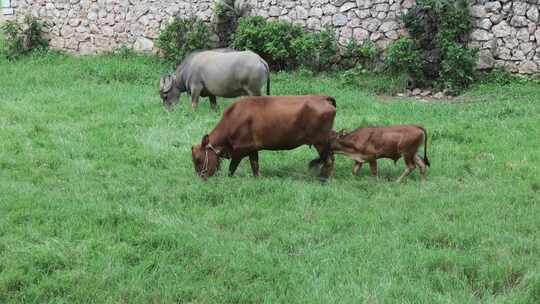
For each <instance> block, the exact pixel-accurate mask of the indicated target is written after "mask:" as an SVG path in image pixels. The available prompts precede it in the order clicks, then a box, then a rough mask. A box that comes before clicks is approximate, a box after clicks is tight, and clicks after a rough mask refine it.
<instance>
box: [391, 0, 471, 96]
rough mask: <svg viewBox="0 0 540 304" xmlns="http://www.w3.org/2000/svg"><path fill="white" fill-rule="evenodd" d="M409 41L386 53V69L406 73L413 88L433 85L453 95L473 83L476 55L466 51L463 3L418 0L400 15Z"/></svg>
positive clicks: (467, 27)
mask: <svg viewBox="0 0 540 304" xmlns="http://www.w3.org/2000/svg"><path fill="white" fill-rule="evenodd" d="M403 22H404V24H405V27H406V28H407V30H408V32H409V34H410V38H401V39H400V40H398V41H397V42H395V44H394V45H392V46H391V47H390V48H388V50H387V52H386V60H385V61H386V63H387V65H388V67H389V69H390V70H394V71H396V70H398V71H399V72H406V73H408V74H409V76H410V78H411V81H412V85H413V86H414V87H431V86H434V87H435V88H437V89H439V90H445V91H447V92H448V93H452V94H457V93H459V92H461V91H463V90H464V89H466V88H467V87H468V86H470V85H471V84H472V82H473V80H474V78H473V76H474V67H475V65H476V59H477V57H476V55H477V54H476V53H477V51H476V50H474V49H469V48H467V45H466V42H467V35H468V34H469V33H470V31H471V30H472V20H471V17H470V15H469V8H468V1H466V0H419V1H417V5H416V6H414V7H413V8H411V9H410V10H409V11H408V12H407V13H406V14H404V15H403Z"/></svg>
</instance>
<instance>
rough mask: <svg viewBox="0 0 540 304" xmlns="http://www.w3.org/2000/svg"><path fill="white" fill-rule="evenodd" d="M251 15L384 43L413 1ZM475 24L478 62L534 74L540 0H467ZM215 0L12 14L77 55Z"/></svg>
mask: <svg viewBox="0 0 540 304" xmlns="http://www.w3.org/2000/svg"><path fill="white" fill-rule="evenodd" d="M246 1H247V2H248V3H249V4H250V6H251V7H252V10H251V14H253V15H260V16H264V17H266V18H268V19H280V20H287V21H291V22H295V23H299V24H302V25H304V26H306V27H308V28H310V29H314V30H317V29H321V28H323V27H326V26H332V27H333V28H334V29H335V31H336V33H337V35H338V36H339V41H340V43H342V44H345V43H346V42H347V41H348V40H349V39H351V38H352V37H354V38H356V39H357V40H359V41H366V40H371V41H373V42H374V43H375V45H377V46H378V47H379V48H385V47H386V46H387V45H388V44H390V43H391V42H392V41H394V40H395V39H397V38H398V37H399V36H400V35H404V34H405V31H404V30H403V26H402V24H401V23H400V22H399V18H397V16H398V15H399V14H401V13H403V12H405V11H407V9H409V8H410V7H412V6H413V5H415V3H416V0H297V1H278V0H246ZM470 1H471V14H472V15H473V16H474V18H475V29H474V31H473V32H472V33H471V40H472V41H471V43H470V44H471V46H473V47H478V48H479V49H481V51H480V60H479V68H491V67H504V68H506V69H509V70H510V71H513V72H521V73H528V74H530V73H538V72H539V68H540V58H539V57H540V26H539V17H538V15H539V12H538V10H539V3H540V0H522V1H510V0H499V1H486V0H470ZM213 3H214V0H191V1H181V0H146V1H144V0H11V6H12V7H13V9H14V11H15V15H14V16H15V18H22V17H23V16H24V15H25V14H30V15H33V16H36V17H39V18H41V19H43V20H45V21H47V22H48V23H49V24H50V25H51V27H50V29H49V30H48V33H47V35H48V37H49V38H50V40H51V45H52V46H53V47H55V48H60V49H65V50H68V51H71V52H77V53H81V54H94V53H99V52H103V51H111V50H114V49H116V48H118V47H120V46H128V47H132V48H134V49H135V50H137V51H141V52H150V51H154V50H155V47H154V42H153V40H154V39H155V38H156V37H157V35H158V33H159V31H160V28H162V27H164V26H165V25H166V24H167V21H168V20H169V19H170V18H172V17H173V16H191V15H195V16H198V17H199V18H201V19H203V20H205V21H207V22H210V21H211V19H212V15H213V14H212V8H213Z"/></svg>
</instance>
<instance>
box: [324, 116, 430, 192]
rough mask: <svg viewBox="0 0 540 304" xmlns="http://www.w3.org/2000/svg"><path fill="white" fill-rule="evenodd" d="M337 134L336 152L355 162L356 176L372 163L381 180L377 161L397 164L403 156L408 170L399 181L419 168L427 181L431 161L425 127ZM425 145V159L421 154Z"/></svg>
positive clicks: (380, 128)
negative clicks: (362, 168) (419, 150)
mask: <svg viewBox="0 0 540 304" xmlns="http://www.w3.org/2000/svg"><path fill="white" fill-rule="evenodd" d="M333 134H334V136H333V137H334V139H333V141H332V151H333V152H334V153H336V154H344V155H346V156H348V157H349V158H351V159H352V160H354V161H355V164H354V167H353V170H352V172H353V175H356V174H357V173H358V170H360V168H361V167H362V165H363V164H364V163H365V162H369V165H370V168H371V174H372V175H373V176H377V159H379V158H390V159H393V160H394V162H396V161H397V160H399V159H400V158H401V157H402V156H403V159H404V160H405V164H406V165H407V169H405V172H403V174H402V175H401V176H400V177H399V178H398V180H397V181H398V182H400V181H401V180H402V179H403V178H405V177H407V176H408V175H409V174H411V172H412V171H413V170H414V169H415V168H416V166H418V167H420V173H421V174H422V180H425V179H426V169H427V167H429V165H430V164H429V160H428V158H427V132H426V130H425V129H424V128H423V127H421V126H416V125H399V126H390V127H366V128H359V129H356V130H354V131H352V132H350V133H345V132H343V131H342V132H340V133H335V132H334V133H333ZM422 144H424V158H423V159H422V158H421V157H420V156H418V154H417V153H418V149H419V148H420V146H421V145H422Z"/></svg>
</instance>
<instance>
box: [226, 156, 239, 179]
mask: <svg viewBox="0 0 540 304" xmlns="http://www.w3.org/2000/svg"><path fill="white" fill-rule="evenodd" d="M241 160H242V157H239V156H236V155H235V156H233V157H232V159H231V163H230V164H229V176H233V175H234V172H235V171H236V168H238V165H239V164H240V161H241Z"/></svg>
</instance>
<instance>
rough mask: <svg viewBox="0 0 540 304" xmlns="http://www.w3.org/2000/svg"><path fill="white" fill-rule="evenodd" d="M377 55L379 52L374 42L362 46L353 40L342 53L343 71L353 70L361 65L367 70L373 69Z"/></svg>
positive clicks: (341, 64)
mask: <svg viewBox="0 0 540 304" xmlns="http://www.w3.org/2000/svg"><path fill="white" fill-rule="evenodd" d="M377 55H378V50H377V48H375V45H373V42H371V41H367V42H364V43H363V44H360V43H359V42H358V41H357V40H356V39H354V38H353V39H351V40H350V41H349V43H348V44H347V45H346V46H345V48H344V49H343V51H342V53H341V61H340V66H341V68H342V69H351V68H354V67H356V66H357V65H359V64H360V65H362V66H363V67H365V68H367V69H373V67H374V64H375V59H376V58H377Z"/></svg>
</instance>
